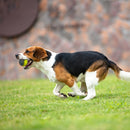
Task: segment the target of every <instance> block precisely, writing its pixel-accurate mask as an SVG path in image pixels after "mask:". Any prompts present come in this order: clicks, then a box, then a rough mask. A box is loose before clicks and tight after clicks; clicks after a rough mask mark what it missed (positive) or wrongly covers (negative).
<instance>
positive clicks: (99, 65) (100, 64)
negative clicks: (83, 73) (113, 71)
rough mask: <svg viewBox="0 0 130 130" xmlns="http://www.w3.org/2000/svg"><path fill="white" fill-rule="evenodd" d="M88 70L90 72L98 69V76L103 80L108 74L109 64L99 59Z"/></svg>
mask: <svg viewBox="0 0 130 130" xmlns="http://www.w3.org/2000/svg"><path fill="white" fill-rule="evenodd" d="M87 71H88V72H93V71H97V77H98V78H99V81H101V80H103V79H105V77H106V76H107V73H108V66H107V65H106V63H105V62H104V61H102V60H98V61H96V62H94V63H93V64H92V65H91V66H90V67H89V69H88V70H87Z"/></svg>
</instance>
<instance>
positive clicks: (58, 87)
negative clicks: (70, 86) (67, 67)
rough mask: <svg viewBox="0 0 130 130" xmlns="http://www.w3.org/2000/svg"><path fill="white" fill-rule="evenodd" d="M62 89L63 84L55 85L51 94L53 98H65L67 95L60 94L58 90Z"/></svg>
mask: <svg viewBox="0 0 130 130" xmlns="http://www.w3.org/2000/svg"><path fill="white" fill-rule="evenodd" d="M63 87H64V84H56V86H55V88H54V90H53V94H54V95H55V96H58V97H61V98H66V97H67V95H66V94H64V93H60V90H61V89H62V88H63Z"/></svg>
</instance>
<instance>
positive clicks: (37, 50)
mask: <svg viewBox="0 0 130 130" xmlns="http://www.w3.org/2000/svg"><path fill="white" fill-rule="evenodd" d="M24 55H25V56H27V57H28V58H30V59H32V60H33V61H37V62H38V61H40V60H41V59H42V60H44V59H46V57H47V52H46V50H44V49H43V48H41V47H36V46H33V47H29V48H27V49H26V50H25V52H24Z"/></svg>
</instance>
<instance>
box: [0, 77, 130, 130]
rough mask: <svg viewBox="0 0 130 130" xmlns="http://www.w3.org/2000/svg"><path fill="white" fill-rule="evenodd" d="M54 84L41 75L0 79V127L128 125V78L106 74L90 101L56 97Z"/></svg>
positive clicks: (62, 129) (108, 129) (106, 129)
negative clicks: (126, 80) (40, 76)
mask: <svg viewBox="0 0 130 130" xmlns="http://www.w3.org/2000/svg"><path fill="white" fill-rule="evenodd" d="M54 86H55V84H54V83H52V82H50V81H48V80H43V79H35V80H18V81H0V130H87V129H88V130H90V129H91V130H116V129H117V130H129V129H130V82H125V81H121V80H119V79H117V78H116V77H114V76H108V77H107V78H106V80H104V81H102V82H101V83H100V84H99V85H98V86H97V87H96V92H97V97H96V98H94V99H93V100H90V101H82V100H81V99H82V98H81V97H74V98H72V97H69V98H67V99H61V98H58V97H56V96H54V95H53V93H52V91H53V88H54ZM69 91H70V89H69V88H68V87H67V86H65V87H64V88H63V90H62V92H64V93H67V92H69Z"/></svg>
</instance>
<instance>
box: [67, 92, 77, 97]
mask: <svg viewBox="0 0 130 130" xmlns="http://www.w3.org/2000/svg"><path fill="white" fill-rule="evenodd" d="M68 96H69V97H75V96H76V95H75V93H74V92H69V93H68Z"/></svg>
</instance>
